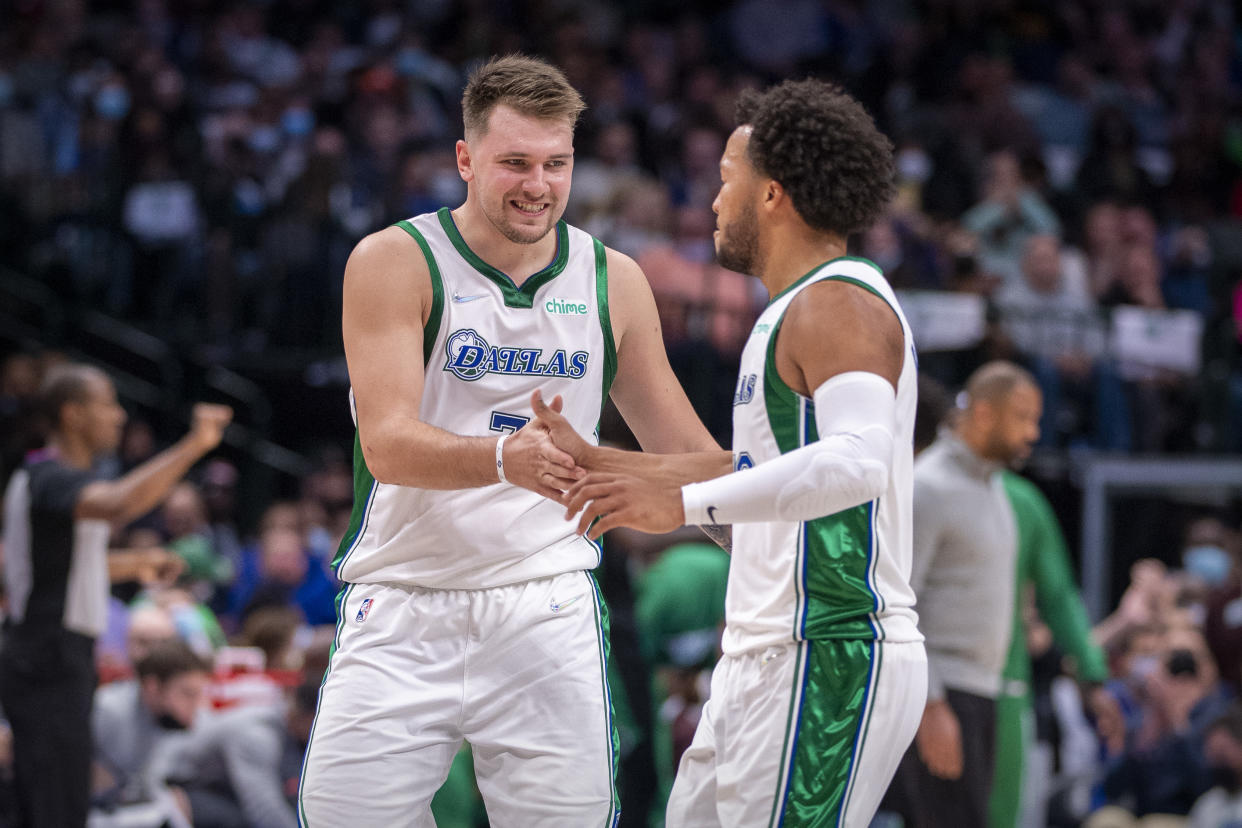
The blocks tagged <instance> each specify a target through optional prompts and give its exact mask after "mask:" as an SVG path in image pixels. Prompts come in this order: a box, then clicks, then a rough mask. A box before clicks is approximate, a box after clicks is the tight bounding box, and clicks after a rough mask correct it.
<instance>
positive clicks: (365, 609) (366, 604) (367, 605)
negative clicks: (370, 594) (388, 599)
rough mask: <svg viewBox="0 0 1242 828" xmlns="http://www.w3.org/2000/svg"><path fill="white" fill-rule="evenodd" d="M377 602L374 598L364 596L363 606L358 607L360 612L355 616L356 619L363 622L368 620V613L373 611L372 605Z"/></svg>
mask: <svg viewBox="0 0 1242 828" xmlns="http://www.w3.org/2000/svg"><path fill="white" fill-rule="evenodd" d="M374 603H375V599H374V598H363V599H362V606H360V607H358V614H357V615H356V616H354V620H355V621H357V622H358V623H362V622H363V621H366V620H367V615H368V614H369V613H370V612H371V605H372V604H374Z"/></svg>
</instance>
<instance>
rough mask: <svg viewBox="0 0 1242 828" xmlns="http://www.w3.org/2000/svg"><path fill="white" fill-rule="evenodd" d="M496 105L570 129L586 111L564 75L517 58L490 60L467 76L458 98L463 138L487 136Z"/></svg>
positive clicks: (549, 66) (532, 60) (547, 65)
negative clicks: (559, 122) (560, 122)
mask: <svg viewBox="0 0 1242 828" xmlns="http://www.w3.org/2000/svg"><path fill="white" fill-rule="evenodd" d="M499 104H504V105H506V106H510V107H512V108H513V109H515V110H517V111H518V112H520V113H522V114H523V115H527V116H529V117H532V118H539V119H542V120H549V121H566V122H567V123H568V124H569V127H570V129H573V127H574V126H576V125H577V123H578V116H579V115H581V114H582V110H584V109H586V103H585V102H584V101H583V100H582V96H581V95H580V94H578V90H576V89H574V88H573V86H571V85H570V83H569V81H568V80H567V79H566V78H565V73H563V72H562V71H561V70H560V69H557V68H556V67H555V66H553V65H552V64H550V63H548V62H546V61H543V60H540V59H538V58H533V57H528V56H526V55H518V54H513V55H505V56H504V57H494V58H492V59H491V60H489V61H488V62H487V63H484V64H483V65H482V66H480V67H479V68H477V69H475V70H474V71H473V72H471V73H470V78H469V80H467V81H466V90H465V92H463V93H462V96H461V112H462V121H463V124H464V126H465V131H466V137H467V138H470V137H472V136H479V135H483V134H485V133H486V132H487V125H488V119H490V118H491V115H492V110H494V109H495V108H496V107H497V106H498V105H499Z"/></svg>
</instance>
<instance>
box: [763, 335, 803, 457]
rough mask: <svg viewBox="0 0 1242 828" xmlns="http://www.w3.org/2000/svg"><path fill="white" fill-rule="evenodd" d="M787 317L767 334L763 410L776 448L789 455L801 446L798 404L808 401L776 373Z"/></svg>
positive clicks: (799, 407) (799, 406)
mask: <svg viewBox="0 0 1242 828" xmlns="http://www.w3.org/2000/svg"><path fill="white" fill-rule="evenodd" d="M784 320H785V315H784V314H781V317H780V318H779V319H777V320H776V323H775V324H773V325H772V333H770V334H769V335H768V352H767V356H766V358H765V360H764V365H763V410H764V412H765V413H766V414H767V415H768V428H770V429H772V436H773V437H775V438H776V447H777V448H778V449H780V451H781V454H787V453H788V452H791V451H793V450H794V449H796V448H797V447H798V446H799V442H798V426H799V421H800V419H801V416H800V409H801V405H800V404H799V403H800V401H801V400H803V399H805V398H804V397H803V396H802V395H801V394H799V393H798V392H797V391H794V390H793V389H792V388H790V387H789V386H788V385H787V384H786V383H785V381H784V380H783V379H781V374H780V372H779V371H778V370H776V335H777V334H778V333H780V330H781V323H782V322H783V321H784Z"/></svg>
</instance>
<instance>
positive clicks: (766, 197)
mask: <svg viewBox="0 0 1242 828" xmlns="http://www.w3.org/2000/svg"><path fill="white" fill-rule="evenodd" d="M788 198H789V194H788V193H786V192H785V188H784V187H782V186H781V183H780V182H779V181H777V180H776V179H774V178H769V179H768V181H767V183H766V184H764V185H763V207H764V208H765V209H767V210H775V209H777V208H778V207H780V206H781V204H783V203H784V202H785V200H786V199H788Z"/></svg>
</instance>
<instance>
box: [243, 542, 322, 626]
mask: <svg viewBox="0 0 1242 828" xmlns="http://www.w3.org/2000/svg"><path fill="white" fill-rule="evenodd" d="M256 574H257V578H256V580H255V581H254V582H253V583H251V584H244V583H240V582H239V583H238V584H237V585H236V586H235V587H234V590H233V592H232V595H231V596H230V599H229V612H230V614H231V615H233V616H234V617H237V618H240V619H242V620H243V621H244V619H245V618H246V617H247V616H248V615H249V614H250V613H252V612H254V611H255V610H257V609H259V608H260V607H267V606H296V607H298V608H299V609H300V610H301V611H302V613H303V616H304V617H305V618H306V623H308V624H310V625H312V626H314V625H316V624H332V623H335V621H336V603H335V595H336V587H335V583H334V580H333V578H332V577H331V576H330V575H328V573H327V572H326V571H325V570H324V568H323V564H322V563H321V562H320V561H318V560H312V559H311V557H310V555H309V554H308V553H307V551H306V547H305V545H304V542H303V540H302V536H301V534H300V533H299V532H297V531H294V530H292V529H287V528H271V529H268V530H267V531H265V532H264V533H263V535H262V536H261V538H260V540H259V570H258V572H257V573H256Z"/></svg>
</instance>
